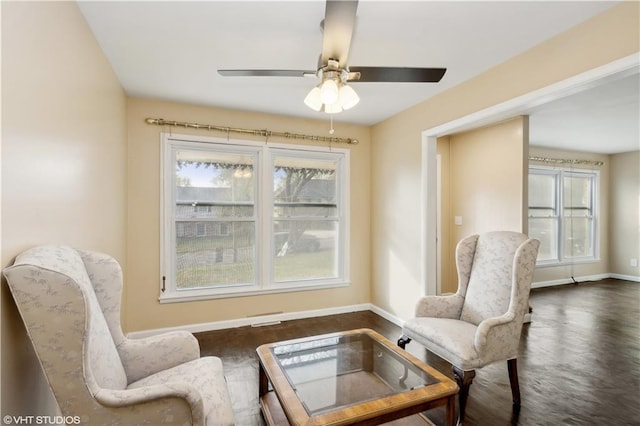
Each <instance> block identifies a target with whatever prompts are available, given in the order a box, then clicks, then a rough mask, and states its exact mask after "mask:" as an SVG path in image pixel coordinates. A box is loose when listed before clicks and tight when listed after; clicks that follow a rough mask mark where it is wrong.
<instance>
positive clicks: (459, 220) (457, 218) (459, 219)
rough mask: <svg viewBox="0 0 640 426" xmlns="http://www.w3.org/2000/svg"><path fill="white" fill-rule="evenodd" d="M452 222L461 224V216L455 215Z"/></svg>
mask: <svg viewBox="0 0 640 426" xmlns="http://www.w3.org/2000/svg"><path fill="white" fill-rule="evenodd" d="M453 222H454V223H455V224H456V225H462V216H456V217H455V218H454V219H453Z"/></svg>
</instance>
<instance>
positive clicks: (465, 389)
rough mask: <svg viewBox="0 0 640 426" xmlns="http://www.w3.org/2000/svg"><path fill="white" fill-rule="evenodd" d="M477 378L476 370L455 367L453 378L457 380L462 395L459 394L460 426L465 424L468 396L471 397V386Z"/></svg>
mask: <svg viewBox="0 0 640 426" xmlns="http://www.w3.org/2000/svg"><path fill="white" fill-rule="evenodd" d="M475 376H476V371H475V370H469V371H463V370H461V369H459V368H458V367H456V366H455V365H454V366H453V377H455V379H456V383H457V384H458V387H459V388H460V393H458V406H459V414H458V425H463V424H464V413H465V409H466V407H467V396H469V386H471V382H472V381H473V378H474V377H475Z"/></svg>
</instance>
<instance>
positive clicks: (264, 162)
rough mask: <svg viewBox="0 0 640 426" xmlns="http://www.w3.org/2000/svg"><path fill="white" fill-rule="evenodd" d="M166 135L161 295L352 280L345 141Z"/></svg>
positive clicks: (186, 296) (183, 296) (198, 295)
mask: <svg viewBox="0 0 640 426" xmlns="http://www.w3.org/2000/svg"><path fill="white" fill-rule="evenodd" d="M163 144H164V149H163V160H162V168H163V171H162V175H163V189H162V194H163V207H162V209H163V211H162V216H163V219H162V268H163V270H162V276H163V286H162V292H161V297H160V298H161V300H162V301H181V300H191V299H202V298H210V297H226V296H233V295H240V294H243V295H245V294H259V293H268V292H283V291H292V290H300V289H312V288H320V287H330V286H339V285H347V284H348V274H347V271H348V261H347V246H348V241H347V236H348V233H349V230H348V220H347V218H348V202H347V200H348V164H349V151H348V150H344V149H336V148H333V149H331V150H328V149H326V148H322V147H308V146H298V145H281V144H268V145H266V144H264V143H255V142H248V141H226V140H225V141H220V140H217V139H213V138H195V137H188V136H181V137H177V136H175V135H174V136H169V135H163Z"/></svg>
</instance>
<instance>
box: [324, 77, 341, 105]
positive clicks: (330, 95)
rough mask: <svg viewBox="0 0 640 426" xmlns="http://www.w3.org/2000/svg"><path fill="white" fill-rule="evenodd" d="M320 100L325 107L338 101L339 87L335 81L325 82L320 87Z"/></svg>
mask: <svg viewBox="0 0 640 426" xmlns="http://www.w3.org/2000/svg"><path fill="white" fill-rule="evenodd" d="M320 99H321V100H322V102H323V103H324V104H325V105H331V104H333V103H335V102H336V101H337V100H338V85H337V84H336V82H335V81H333V80H325V81H324V82H323V83H322V86H320Z"/></svg>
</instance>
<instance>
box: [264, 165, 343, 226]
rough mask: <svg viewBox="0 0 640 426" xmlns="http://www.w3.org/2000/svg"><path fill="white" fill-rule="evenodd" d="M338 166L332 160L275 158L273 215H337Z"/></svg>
mask: <svg viewBox="0 0 640 426" xmlns="http://www.w3.org/2000/svg"><path fill="white" fill-rule="evenodd" d="M336 169H337V163H336V162H335V161H333V160H325V159H314V158H296V157H285V156H277V157H275V159H274V168H273V202H274V206H273V215H274V217H276V218H278V217H335V216H336V215H337V211H338V210H337V205H336V199H337V190H336Z"/></svg>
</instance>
